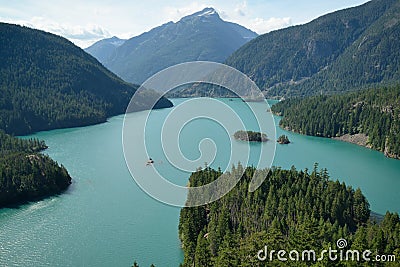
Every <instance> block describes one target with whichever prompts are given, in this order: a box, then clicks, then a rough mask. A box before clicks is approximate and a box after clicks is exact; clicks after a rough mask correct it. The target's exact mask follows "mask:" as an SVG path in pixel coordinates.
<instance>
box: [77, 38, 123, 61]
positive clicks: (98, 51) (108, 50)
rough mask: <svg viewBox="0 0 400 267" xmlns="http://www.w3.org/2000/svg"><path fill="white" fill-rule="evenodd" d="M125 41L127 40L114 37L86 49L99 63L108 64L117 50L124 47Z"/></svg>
mask: <svg viewBox="0 0 400 267" xmlns="http://www.w3.org/2000/svg"><path fill="white" fill-rule="evenodd" d="M125 41H126V40H124V39H119V38H118V37H116V36H114V37H111V38H107V39H103V40H100V41H98V42H96V43H95V44H93V45H92V46H90V47H88V48H86V49H85V51H86V52H88V53H89V54H91V55H92V56H94V57H95V58H96V59H97V60H98V61H100V62H106V61H107V60H108V59H109V58H110V57H111V56H112V54H113V53H114V52H115V50H116V49H117V48H118V47H120V46H121V45H123V44H124V43H125Z"/></svg>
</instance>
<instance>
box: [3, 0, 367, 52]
mask: <svg viewBox="0 0 400 267" xmlns="http://www.w3.org/2000/svg"><path fill="white" fill-rule="evenodd" d="M365 2H367V1H366V0H320V1H317V0H247V1H246V0H230V1H227V0H202V1H188V0H169V1H166V0H142V1H135V0H133V1H132V0H131V1H129V0H123V1H116V0H114V1H111V0H106V1H93V0H87V1H80V0H69V1H54V0H53V1H50V0H20V1H10V0H0V21H2V22H9V23H17V24H22V25H26V26H30V27H33V28H38V29H42V30H46V31H49V32H52V33H56V34H59V35H62V36H64V37H66V38H68V39H70V40H71V41H73V42H74V43H75V44H77V45H79V46H81V47H87V46H89V45H90V44H92V43H93V42H95V41H97V40H99V39H103V38H106V37H111V36H114V35H116V36H118V37H120V38H130V37H133V36H136V35H139V34H141V33H143V32H145V31H148V30H150V29H152V28H154V27H156V26H159V25H161V24H163V23H166V22H168V21H177V20H179V18H181V17H183V16H185V15H189V14H191V13H194V12H196V11H199V10H201V9H203V8H205V7H214V8H215V9H216V10H217V11H218V12H219V14H220V16H221V17H222V18H223V19H224V20H228V21H232V22H236V23H239V24H241V25H243V26H245V27H247V28H250V29H251V30H253V31H255V32H257V33H259V34H262V33H266V32H269V31H271V30H275V29H279V28H283V27H287V26H290V25H296V24H302V23H306V22H309V21H311V20H312V19H314V18H317V17H319V16H321V15H323V14H326V13H330V12H332V11H335V10H339V9H343V8H347V7H352V6H356V5H360V4H363V3H365Z"/></svg>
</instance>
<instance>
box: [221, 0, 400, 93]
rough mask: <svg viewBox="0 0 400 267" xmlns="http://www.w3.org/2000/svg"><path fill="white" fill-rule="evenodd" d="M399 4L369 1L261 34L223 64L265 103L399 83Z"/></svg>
mask: <svg viewBox="0 0 400 267" xmlns="http://www.w3.org/2000/svg"><path fill="white" fill-rule="evenodd" d="M399 37H400V1H398V0H372V1H370V2H368V3H366V4H364V5H361V6H359V7H354V8H349V9H345V10H341V11H337V12H334V13H331V14H328V15H325V16H322V17H320V18H318V19H315V20H313V21H312V22H310V23H307V24H304V25H299V26H294V27H289V28H286V29H282V30H278V31H274V32H271V33H267V34H264V35H262V36H259V37H258V38H256V39H254V40H252V41H251V42H249V43H247V44H246V45H244V46H243V47H241V48H240V49H238V50H237V51H236V52H235V53H233V54H232V55H231V56H230V57H229V58H228V59H227V61H226V63H227V64H228V65H230V66H232V67H235V68H237V69H239V70H240V71H242V72H244V73H245V74H247V75H248V76H249V77H250V78H252V79H253V80H254V81H255V82H256V83H257V85H258V86H259V87H260V88H261V89H262V90H264V91H265V94H266V96H267V97H277V96H279V97H282V96H285V97H286V96H306V95H313V94H320V93H321V92H322V93H325V94H333V93H340V92H343V91H352V90H358V89H361V88H365V87H370V86H373V85H376V84H381V83H384V84H391V83H396V82H399V81H400V42H399Z"/></svg>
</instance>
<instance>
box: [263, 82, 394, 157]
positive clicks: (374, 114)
mask: <svg viewBox="0 0 400 267" xmlns="http://www.w3.org/2000/svg"><path fill="white" fill-rule="evenodd" d="M271 110H272V111H273V112H274V113H275V114H278V115H281V116H283V118H282V119H281V121H280V126H281V127H284V128H287V129H289V130H292V131H295V132H299V133H302V134H306V135H314V136H321V137H338V136H342V135H344V134H350V135H354V134H358V133H362V134H365V135H367V136H368V144H369V145H370V146H371V147H372V148H373V149H376V150H378V151H382V152H384V153H385V155H386V156H389V157H394V158H399V157H400V84H399V85H397V86H389V87H383V88H378V89H369V90H364V91H360V92H353V93H347V94H342V95H332V96H314V97H309V98H304V99H301V98H293V99H287V100H285V101H281V102H279V103H277V104H275V105H273V106H272V108H271Z"/></svg>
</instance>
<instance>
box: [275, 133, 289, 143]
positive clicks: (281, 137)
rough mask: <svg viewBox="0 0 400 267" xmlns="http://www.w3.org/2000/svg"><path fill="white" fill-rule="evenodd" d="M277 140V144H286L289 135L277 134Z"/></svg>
mask: <svg viewBox="0 0 400 267" xmlns="http://www.w3.org/2000/svg"><path fill="white" fill-rule="evenodd" d="M277 142H278V143H279V144H281V145H287V144H290V140H289V137H287V136H286V135H284V134H283V135H281V136H279V138H278V140H277Z"/></svg>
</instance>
